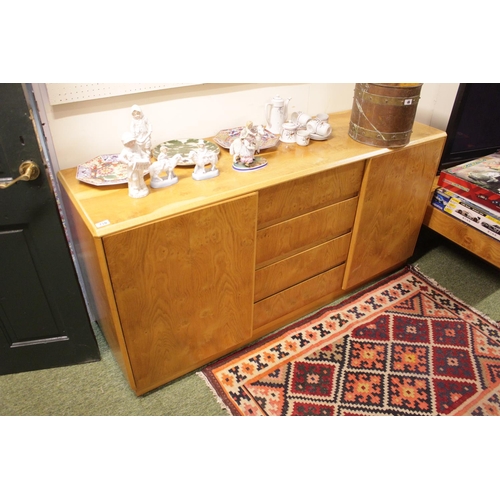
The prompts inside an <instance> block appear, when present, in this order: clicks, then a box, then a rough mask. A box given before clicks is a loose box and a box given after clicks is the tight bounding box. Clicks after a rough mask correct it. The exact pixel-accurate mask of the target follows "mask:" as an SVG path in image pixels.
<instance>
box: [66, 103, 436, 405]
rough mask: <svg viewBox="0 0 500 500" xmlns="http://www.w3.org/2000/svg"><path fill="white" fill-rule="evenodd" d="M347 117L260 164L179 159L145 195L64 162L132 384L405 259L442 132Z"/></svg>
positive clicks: (81, 252)
mask: <svg viewBox="0 0 500 500" xmlns="http://www.w3.org/2000/svg"><path fill="white" fill-rule="evenodd" d="M349 121H350V111H346V112H342V113H335V114H332V115H330V124H331V126H332V129H333V132H332V136H331V138H329V139H328V140H326V141H312V142H311V144H310V145H309V146H307V147H301V146H298V145H296V144H285V143H279V145H278V146H277V147H276V148H273V149H270V150H264V151H263V152H262V153H261V154H262V156H264V157H265V158H266V159H267V160H268V165H267V166H266V167H265V168H263V169H260V170H255V171H249V172H238V171H235V170H234V169H233V168H232V158H231V156H230V155H229V153H228V152H227V151H226V150H221V155H220V159H219V162H218V164H217V167H218V169H219V170H220V175H219V176H218V177H216V178H213V179H208V180H204V181H195V180H193V179H192V178H191V173H192V168H189V167H179V168H177V169H176V174H177V175H178V177H179V182H178V183H177V184H175V185H173V186H170V187H167V188H163V189H156V190H154V189H151V192H150V194H149V195H148V196H146V197H145V198H141V199H133V198H130V197H129V196H128V189H127V186H126V185H120V186H101V187H95V186H91V185H87V184H84V183H82V182H80V181H78V180H77V179H76V168H70V169H66V170H62V171H60V172H59V174H58V179H59V181H60V184H61V186H62V192H63V204H64V206H65V209H66V213H67V217H68V223H69V226H70V229H71V233H72V235H73V239H74V244H75V248H76V252H77V256H78V259H79V262H80V265H81V268H82V272H83V276H84V281H85V287H86V289H87V291H88V295H89V297H90V299H89V300H90V307H91V308H92V311H93V313H94V315H95V317H96V318H97V321H98V323H99V325H100V327H101V329H102V331H103V332H104V335H105V337H106V339H107V342H108V343H109V345H110V347H111V349H112V351H113V353H114V355H115V357H116V359H117V361H118V363H119V364H120V366H121V368H122V370H123V372H124V374H125V376H126V377H127V380H128V382H129V384H130V386H131V388H132V389H133V391H134V392H135V393H136V394H137V395H142V394H145V393H147V392H149V391H151V390H153V389H155V388H157V387H159V386H161V385H163V384H165V383H167V382H169V381H171V380H174V379H175V378H177V377H180V376H181V375H184V374H186V373H188V372H190V371H193V370H195V369H197V368H199V367H200V366H202V365H204V364H206V363H208V362H210V361H212V360H214V359H217V358H219V357H221V356H223V355H225V354H227V353H229V352H231V351H233V350H235V349H237V348H239V347H242V346H244V345H246V344H248V343H250V342H252V341H254V340H256V339H258V338H259V337H262V336H263V335H265V334H267V333H269V332H271V331H272V330H274V329H276V328H279V327H282V326H284V325H286V324H288V323H290V322H291V321H293V320H295V319H297V318H299V317H301V316H303V315H304V314H307V313H309V312H312V311H313V310H315V309H317V308H319V307H321V306H323V305H325V304H327V303H329V302H331V301H332V300H333V299H335V298H337V297H340V296H342V295H344V294H345V293H346V292H347V291H349V290H352V289H354V288H356V287H358V286H360V285H361V284H363V283H365V282H367V281H369V280H371V279H373V278H375V277H377V276H379V275H382V274H384V273H387V272H388V271H391V270H392V269H395V268H397V267H398V266H400V265H402V264H403V263H404V262H405V261H406V260H407V259H408V258H409V257H411V255H412V254H413V251H414V247H415V243H416V240H417V237H418V234H419V230H420V227H421V224H422V220H423V218H424V214H425V211H426V208H427V204H428V200H429V194H430V192H431V189H432V183H433V180H434V177H435V175H436V170H437V166H438V163H439V159H440V157H441V153H442V149H443V146H444V141H445V137H446V134H445V133H444V132H442V131H440V130H437V129H434V128H432V127H429V126H426V125H422V124H419V123H415V124H414V128H413V134H412V137H411V141H410V143H409V144H408V145H407V146H405V147H404V148H401V149H396V150H389V149H384V148H375V147H371V146H367V145H364V144H361V143H358V142H356V141H354V140H352V139H351V138H350V137H349V136H348V133H347V132H348V127H349ZM157 138H158V140H159V141H160V140H166V139H168V138H160V137H158V136H157ZM148 183H149V181H148Z"/></svg>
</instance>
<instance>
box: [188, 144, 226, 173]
mask: <svg viewBox="0 0 500 500" xmlns="http://www.w3.org/2000/svg"><path fill="white" fill-rule="evenodd" d="M188 158H189V159H190V160H192V161H194V162H195V167H194V172H193V173H192V177H193V179H195V180H197V181H202V180H205V179H210V178H212V177H217V176H218V175H219V171H218V170H217V168H215V166H216V165H217V162H218V161H219V155H218V153H216V152H214V151H210V150H208V149H207V146H206V144H205V141H204V140H203V139H200V140H199V141H198V148H197V149H195V150H193V151H191V152H190V153H189V155H188ZM207 164H210V165H211V168H209V169H208V170H205V165H207Z"/></svg>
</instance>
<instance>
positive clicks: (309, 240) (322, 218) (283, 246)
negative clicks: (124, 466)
mask: <svg viewBox="0 0 500 500" xmlns="http://www.w3.org/2000/svg"><path fill="white" fill-rule="evenodd" d="M357 203H358V198H357V197H356V198H351V199H349V200H346V201H342V202H340V203H336V204H335V205H331V206H328V207H326V208H322V209H320V210H316V211H314V212H310V213H308V214H305V215H302V216H300V217H295V218H294V219H290V220H287V221H284V222H280V223H279V224H275V225H273V226H269V227H266V228H264V229H261V230H260V231H257V252H256V266H257V269H259V268H260V267H264V266H265V265H269V264H271V263H273V262H276V261H277V260H279V259H282V258H285V257H290V256H292V255H293V254H295V253H297V252H299V251H303V250H306V249H308V248H312V247H313V246H316V245H318V244H320V243H324V242H326V241H328V240H331V239H333V238H336V237H338V236H341V235H343V234H346V233H348V232H349V231H350V230H351V228H352V226H353V222H354V215H355V213H356V206H357Z"/></svg>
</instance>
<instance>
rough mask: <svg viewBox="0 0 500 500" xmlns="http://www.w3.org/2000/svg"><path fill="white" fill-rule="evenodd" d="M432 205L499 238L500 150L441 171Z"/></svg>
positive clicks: (499, 239)
mask: <svg viewBox="0 0 500 500" xmlns="http://www.w3.org/2000/svg"><path fill="white" fill-rule="evenodd" d="M432 205H433V206H435V207H436V208H439V209H440V210H442V211H444V212H446V213H448V214H449V215H451V216H452V217H455V218H457V219H460V220H461V221H463V222H465V223H466V224H469V225H470V226H472V227H475V228H476V229H478V230H479V231H481V232H483V233H485V234H487V235H488V236H491V237H492V238H495V239H496V240H498V241H500V152H497V153H494V154H491V155H488V156H483V157H482V158H478V159H477V160H473V161H469V162H467V163H464V164H463V165H457V166H456V167H452V168H448V169H446V170H442V171H441V173H440V174H439V179H438V187H437V189H436V191H435V193H434V197H433V199H432Z"/></svg>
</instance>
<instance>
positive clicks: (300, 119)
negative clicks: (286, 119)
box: [292, 111, 311, 127]
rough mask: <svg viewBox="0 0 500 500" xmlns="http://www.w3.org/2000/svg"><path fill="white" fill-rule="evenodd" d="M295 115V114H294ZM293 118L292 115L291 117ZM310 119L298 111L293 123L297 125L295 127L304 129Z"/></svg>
mask: <svg viewBox="0 0 500 500" xmlns="http://www.w3.org/2000/svg"><path fill="white" fill-rule="evenodd" d="M294 114H295V113H294ZM292 116H293V115H292ZM310 119H311V117H310V116H309V115H306V114H305V113H303V112H302V111H298V112H297V113H296V116H295V120H294V121H295V123H297V125H298V126H299V127H305V126H306V124H307V122H308V121H309V120H310Z"/></svg>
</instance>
